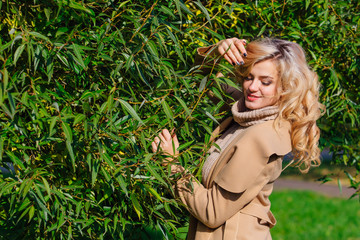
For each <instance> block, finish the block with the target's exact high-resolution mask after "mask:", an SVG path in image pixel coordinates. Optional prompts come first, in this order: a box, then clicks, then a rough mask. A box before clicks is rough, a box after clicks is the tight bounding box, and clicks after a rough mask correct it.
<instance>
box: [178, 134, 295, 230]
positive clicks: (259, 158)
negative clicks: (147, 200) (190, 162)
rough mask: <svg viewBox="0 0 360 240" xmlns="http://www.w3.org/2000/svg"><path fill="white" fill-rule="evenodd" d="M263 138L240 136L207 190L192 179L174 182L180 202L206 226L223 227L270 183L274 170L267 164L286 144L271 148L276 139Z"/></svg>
mask: <svg viewBox="0 0 360 240" xmlns="http://www.w3.org/2000/svg"><path fill="white" fill-rule="evenodd" d="M265 135H266V134H265ZM270 135H271V134H270ZM263 136H264V134H263V135H254V132H253V131H252V130H251V132H248V133H247V134H246V136H245V135H244V136H242V137H241V139H240V140H239V141H238V142H237V144H236V145H235V146H234V147H233V148H232V149H231V150H229V151H227V154H226V155H225V156H223V157H225V158H226V159H225V160H226V161H228V163H227V164H226V165H225V166H224V167H223V169H221V170H220V171H219V173H218V175H217V177H216V178H215V183H214V184H213V186H212V187H211V188H209V189H207V188H205V187H204V186H203V185H202V184H200V183H199V182H198V181H196V180H194V178H193V177H192V176H188V177H187V178H183V179H180V180H179V181H178V183H177V191H178V194H179V197H180V198H181V200H182V202H183V203H184V204H185V205H186V206H187V208H188V210H189V212H190V213H191V214H192V215H193V216H194V217H196V218H197V219H198V220H199V221H201V222H202V223H203V224H205V225H206V226H208V227H210V228H217V227H219V226H221V225H222V224H224V223H225V222H226V220H228V219H229V218H231V217H232V216H233V215H234V214H236V213H237V212H238V211H240V210H241V209H242V208H243V207H244V206H245V205H246V204H248V203H249V202H250V201H251V200H253V199H254V198H255V197H256V196H257V195H258V194H259V192H260V191H261V189H262V188H263V187H264V186H265V185H266V184H267V183H268V182H269V181H270V179H271V177H272V175H273V171H274V165H273V164H272V162H268V161H269V159H270V157H271V156H273V155H274V154H275V155H279V156H283V155H284V154H286V153H287V152H286V151H288V150H289V149H288V147H289V144H283V145H281V146H278V147H275V148H272V147H273V146H274V145H273V142H274V141H275V142H276V141H277V140H279V139H273V140H272V141H269V140H270V139H269V138H268V137H271V138H272V137H275V136H265V137H263ZM277 138H278V137H277ZM277 143H279V142H277ZM280 143H281V142H280ZM275 145H276V144H275ZM284 145H287V147H284ZM255 149H256V151H255Z"/></svg>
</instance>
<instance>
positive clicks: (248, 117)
mask: <svg viewBox="0 0 360 240" xmlns="http://www.w3.org/2000/svg"><path fill="white" fill-rule="evenodd" d="M245 44H246V42H245V40H240V39H237V38H232V39H226V40H223V41H220V42H219V43H218V44H217V45H216V46H211V47H207V48H200V49H198V53H199V55H201V56H203V59H202V60H203V62H204V63H208V62H214V61H213V60H210V61H206V59H207V58H208V56H214V55H215V57H216V56H223V57H224V58H225V59H226V60H227V61H228V62H230V63H231V64H233V65H234V66H235V70H234V75H235V76H236V78H237V80H238V81H240V83H241V85H242V94H240V93H239V92H237V91H234V89H231V88H229V87H225V90H226V91H227V92H231V94H232V96H233V97H234V98H235V99H236V98H237V99H236V100H237V101H236V102H235V103H234V104H233V105H232V107H231V112H232V115H233V116H232V117H231V118H228V119H226V120H225V121H224V122H222V123H221V124H220V126H219V127H218V128H217V129H216V130H215V131H214V133H213V136H214V137H217V136H218V135H219V133H220V132H222V134H221V136H220V137H218V138H217V139H216V141H215V143H216V144H217V145H218V146H219V147H220V149H221V150H219V149H218V148H215V147H212V148H211V149H210V155H209V157H208V158H207V159H206V161H205V163H204V165H203V169H202V177H203V179H202V183H199V182H197V181H196V180H195V179H194V177H192V176H191V175H190V174H188V175H187V176H186V177H183V178H181V179H180V180H178V181H177V192H178V194H179V197H180V199H181V200H182V202H183V203H184V204H185V205H186V206H187V208H188V210H189V212H190V213H191V218H190V225H189V233H188V239H200V240H201V239H208V240H209V239H216V240H218V239H231V240H233V239H242V240H243V239H256V240H259V239H271V235H270V228H271V227H273V226H274V225H275V223H276V221H275V218H274V216H273V215H272V213H271V211H270V201H269V198H268V197H269V195H270V194H271V192H272V189H273V183H274V181H275V180H276V179H277V178H278V177H279V175H280V173H281V171H282V159H283V156H284V155H286V154H287V153H288V152H290V151H291V152H292V153H293V155H294V159H296V162H297V165H298V166H300V167H301V168H300V169H301V171H304V172H306V171H308V170H309V168H310V166H312V165H319V164H320V160H319V153H320V151H319V148H318V140H319V129H318V127H317V126H316V120H317V119H318V118H319V117H320V113H321V112H320V109H321V108H323V107H322V105H321V104H320V103H319V102H318V88H319V82H318V79H317V75H316V73H314V72H313V71H311V70H310V69H309V67H308V65H307V62H306V58H305V54H304V51H303V49H302V48H301V47H300V46H299V45H298V44H296V43H293V42H289V41H284V40H279V39H262V40H258V41H254V42H251V43H249V44H248V45H247V46H246V49H245ZM205 56H206V57H205ZM212 59H214V58H212ZM215 62H216V61H215ZM205 65H206V64H205ZM173 143H174V146H175V148H177V147H178V146H179V143H178V140H177V137H176V135H171V134H170V133H169V131H168V130H166V129H164V130H163V131H162V132H161V133H160V135H159V138H157V137H156V138H155V139H154V142H152V148H153V151H154V152H155V151H156V150H157V148H158V147H160V148H161V149H162V151H164V152H165V153H167V154H169V155H172V156H173V158H176V155H177V154H178V152H177V151H176V149H173ZM172 171H174V172H175V171H184V169H183V168H181V167H179V166H178V165H173V166H172Z"/></svg>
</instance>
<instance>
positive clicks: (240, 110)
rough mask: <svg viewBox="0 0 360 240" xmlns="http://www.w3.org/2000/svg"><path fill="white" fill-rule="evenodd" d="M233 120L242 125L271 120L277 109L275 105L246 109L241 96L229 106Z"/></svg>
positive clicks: (246, 125)
mask: <svg viewBox="0 0 360 240" xmlns="http://www.w3.org/2000/svg"><path fill="white" fill-rule="evenodd" d="M231 112H232V114H233V117H234V120H235V121H236V122H237V123H238V124H239V125H240V126H243V127H249V126H252V125H254V124H258V123H262V122H265V121H268V120H273V119H275V118H276V117H277V115H278V113H279V109H278V107H277V106H268V107H264V108H260V109H256V110H247V109H246V107H245V99H244V98H241V99H240V100H239V101H237V102H236V103H235V104H234V105H233V106H232V108H231Z"/></svg>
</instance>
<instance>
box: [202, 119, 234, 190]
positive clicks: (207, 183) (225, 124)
mask: <svg viewBox="0 0 360 240" xmlns="http://www.w3.org/2000/svg"><path fill="white" fill-rule="evenodd" d="M232 120H233V117H228V118H226V119H225V120H224V121H222V122H221V123H220V125H219V126H218V127H217V128H215V130H214V131H213V132H212V134H211V138H210V142H213V141H215V139H216V138H217V137H218V136H219V134H220V133H221V132H223V131H224V130H225V129H226V128H227V127H229V125H230V124H231V122H232ZM217 165H219V161H217V162H216V163H215V164H214V165H213V166H212V168H211V169H210V172H209V176H208V178H207V180H206V181H205V183H204V185H205V187H206V188H208V187H209V186H210V183H211V181H212V179H213V177H212V175H213V172H214V168H215V166H217Z"/></svg>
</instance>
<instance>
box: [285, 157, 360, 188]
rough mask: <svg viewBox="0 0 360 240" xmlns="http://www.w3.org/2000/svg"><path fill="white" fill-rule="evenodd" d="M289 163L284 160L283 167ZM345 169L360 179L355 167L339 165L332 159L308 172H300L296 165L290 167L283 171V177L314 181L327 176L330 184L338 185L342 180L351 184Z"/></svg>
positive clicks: (344, 184)
mask: <svg viewBox="0 0 360 240" xmlns="http://www.w3.org/2000/svg"><path fill="white" fill-rule="evenodd" d="M287 164H288V162H286V161H284V162H283V167H285V166H286V165H287ZM344 171H346V172H348V173H350V174H351V175H352V176H353V177H355V178H356V179H358V180H360V175H357V176H356V170H355V168H354V167H349V166H339V165H335V164H333V163H331V162H330V161H324V162H322V163H321V164H320V166H319V167H312V168H310V171H309V172H308V173H306V174H302V173H300V171H299V169H298V168H296V167H288V168H286V169H285V170H284V171H283V172H282V173H281V178H288V179H298V180H304V181H312V182H314V181H316V180H319V179H325V178H326V179H327V180H328V181H329V182H328V184H334V185H337V184H338V181H340V182H341V185H343V186H349V185H350V183H349V179H348V177H347V176H346V174H345V173H344ZM325 176H326V177H325Z"/></svg>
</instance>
